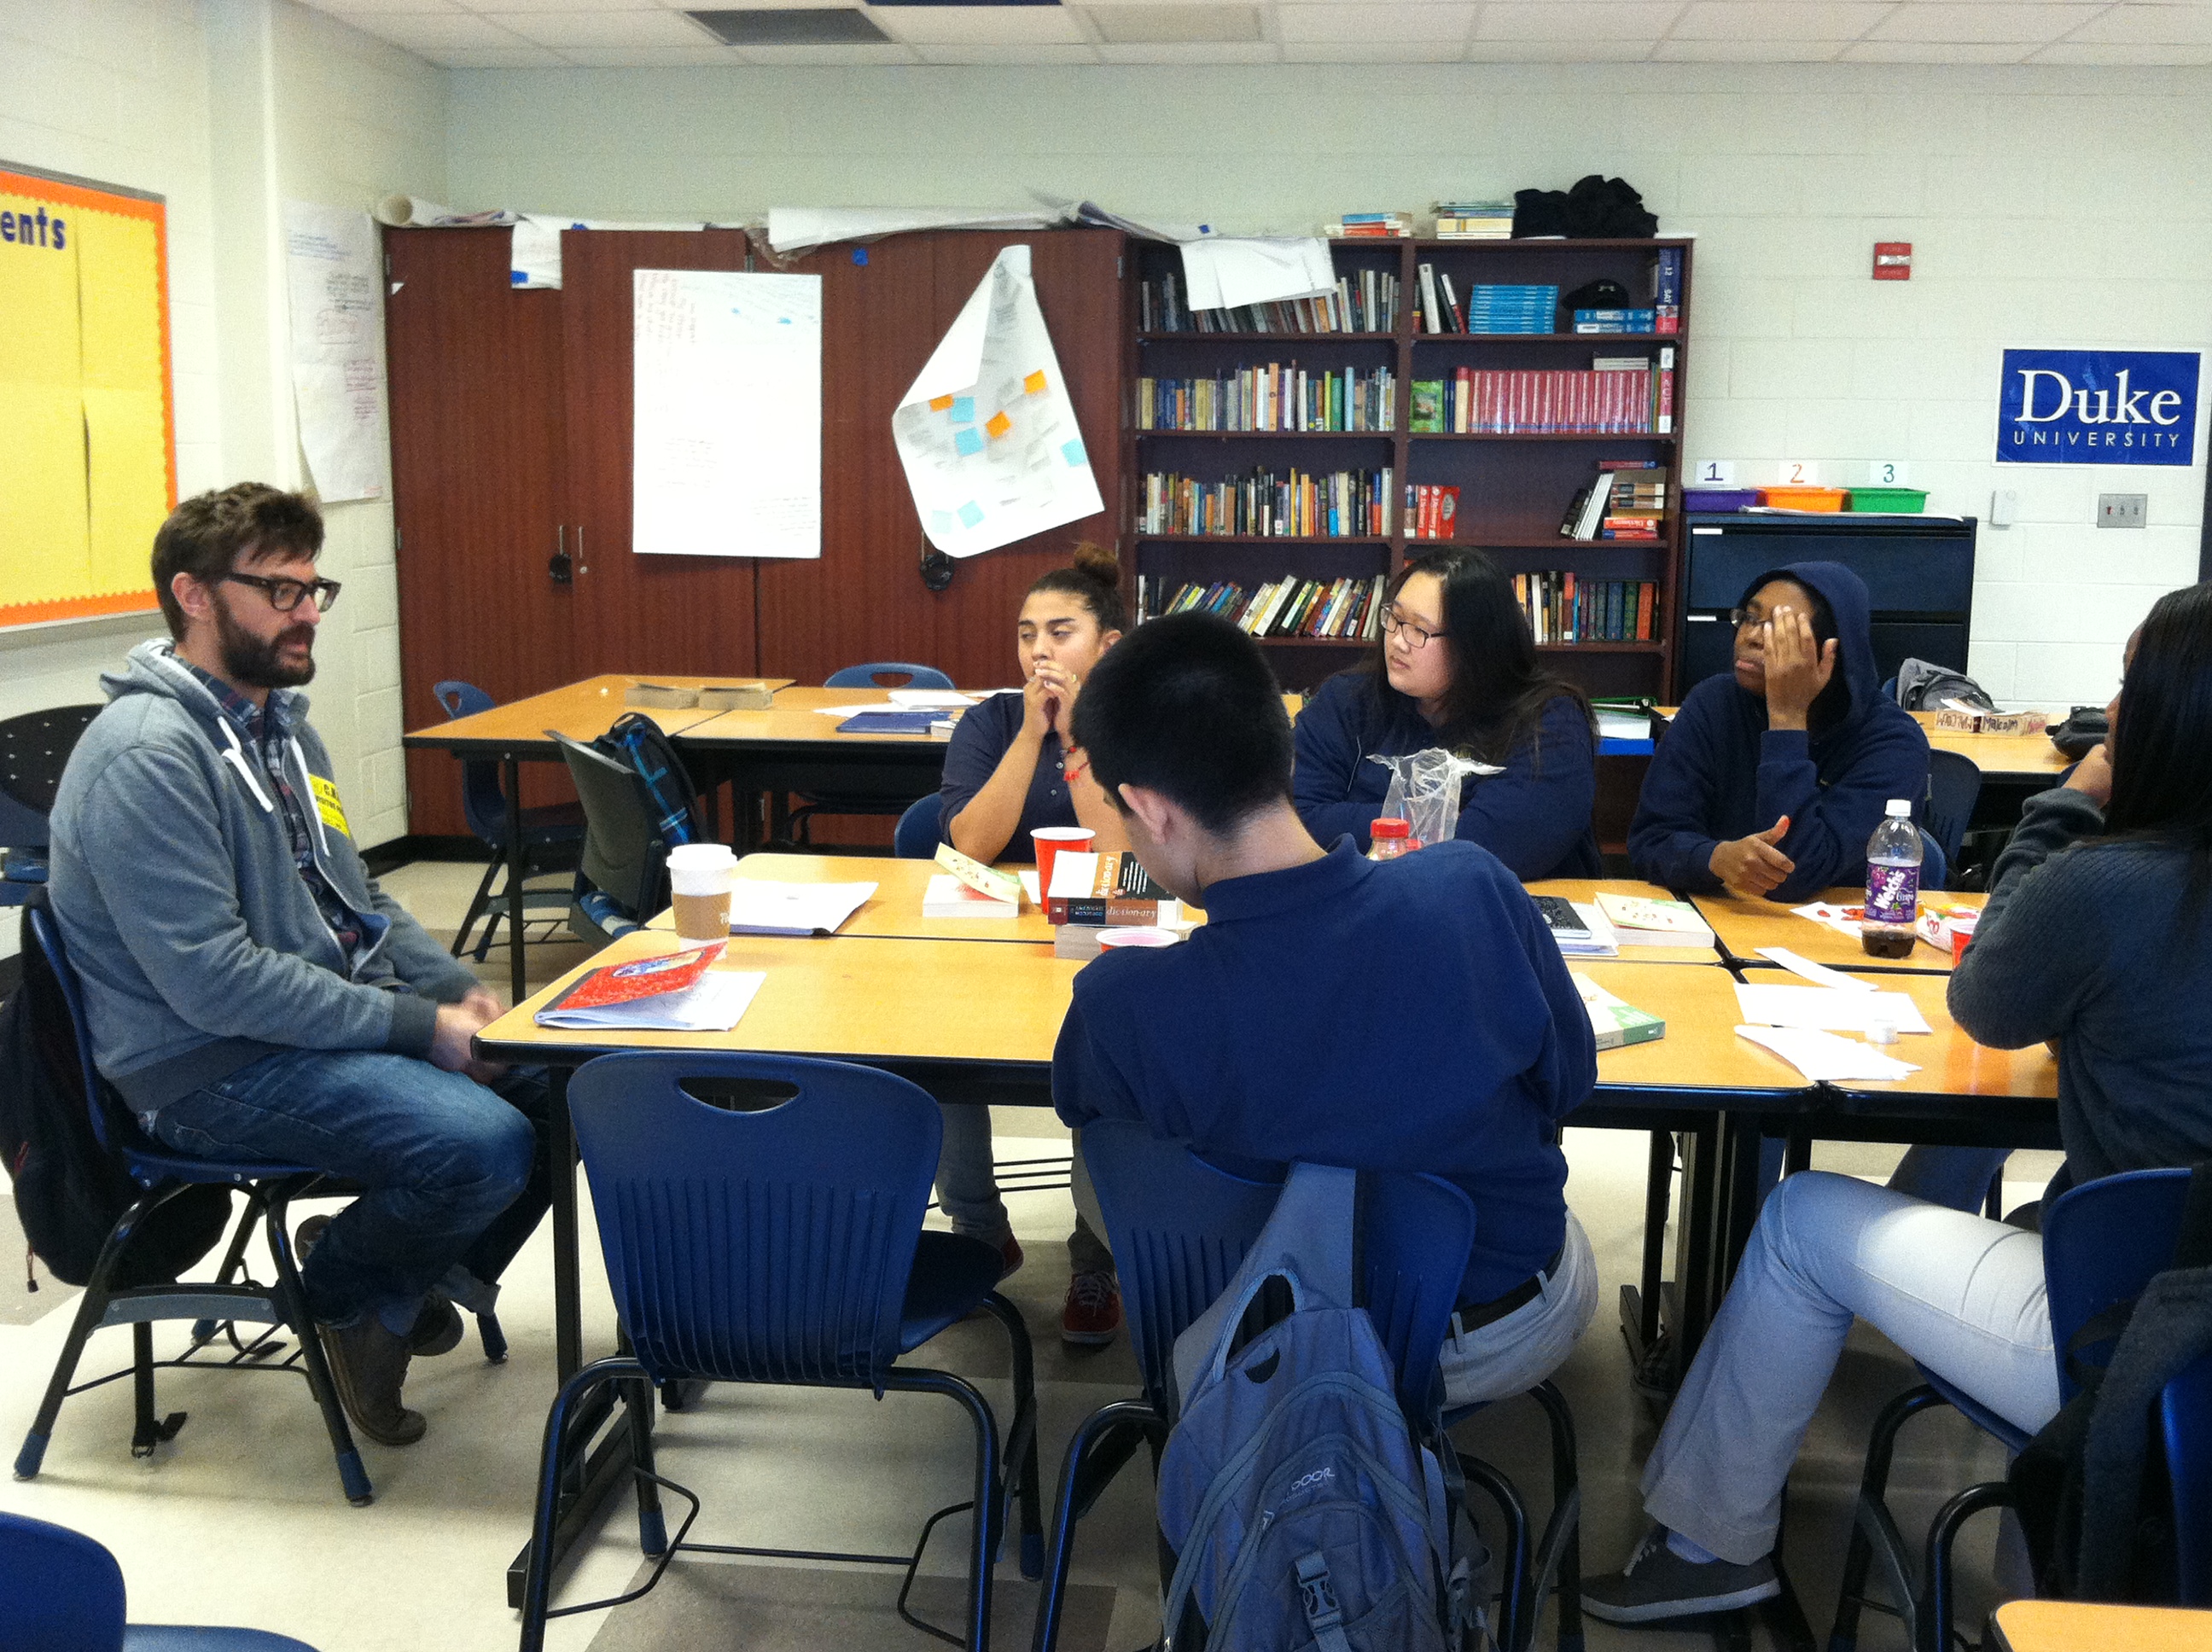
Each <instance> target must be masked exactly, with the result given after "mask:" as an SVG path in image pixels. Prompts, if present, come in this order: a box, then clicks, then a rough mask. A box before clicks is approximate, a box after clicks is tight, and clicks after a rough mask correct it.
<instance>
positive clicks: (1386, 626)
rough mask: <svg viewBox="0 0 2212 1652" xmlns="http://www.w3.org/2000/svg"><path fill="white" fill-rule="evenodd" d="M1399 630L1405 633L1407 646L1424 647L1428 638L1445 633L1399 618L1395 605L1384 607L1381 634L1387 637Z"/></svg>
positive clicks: (1427, 642)
mask: <svg viewBox="0 0 2212 1652" xmlns="http://www.w3.org/2000/svg"><path fill="white" fill-rule="evenodd" d="M1401 631H1403V632H1404V633H1405V634H1406V646H1407V647H1408V648H1425V647H1428V646H1429V639H1430V638H1431V637H1440V636H1443V635H1445V634H1444V633H1443V632H1442V631H1431V629H1429V628H1428V627H1427V626H1425V625H1416V624H1414V623H1413V621H1411V620H1409V619H1401V618H1400V617H1399V616H1398V610H1397V609H1396V608H1395V607H1390V608H1386V609H1384V610H1383V635H1384V636H1387V637H1394V636H1396V635H1398V633H1400V632H1401Z"/></svg>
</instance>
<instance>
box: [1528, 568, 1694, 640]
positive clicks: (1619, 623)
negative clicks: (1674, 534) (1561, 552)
mask: <svg viewBox="0 0 2212 1652" xmlns="http://www.w3.org/2000/svg"><path fill="white" fill-rule="evenodd" d="M1513 594H1514V595H1515V596H1516V598H1519V599H1520V603H1521V611H1522V613H1524V614H1526V615H1527V616H1528V629H1530V630H1531V631H1532V632H1534V634H1535V638H1536V641H1538V642H1540V643H1559V642H1650V641H1652V640H1653V639H1654V638H1655V637H1656V635H1658V632H1657V629H1656V627H1657V624H1658V607H1659V587H1658V586H1657V585H1656V583H1654V582H1653V581H1651V580H1588V579H1581V578H1578V577H1577V575H1576V574H1573V573H1572V572H1571V571H1569V572H1553V573H1549V574H1515V575H1514V576H1513Z"/></svg>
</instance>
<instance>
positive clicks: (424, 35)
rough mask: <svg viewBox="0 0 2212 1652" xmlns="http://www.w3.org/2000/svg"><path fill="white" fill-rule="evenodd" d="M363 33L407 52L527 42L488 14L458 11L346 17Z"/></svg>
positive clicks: (482, 48) (489, 48) (492, 48)
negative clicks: (474, 15) (502, 26)
mask: <svg viewBox="0 0 2212 1652" xmlns="http://www.w3.org/2000/svg"><path fill="white" fill-rule="evenodd" d="M346 21H348V22H349V23H351V24H352V25H353V27H356V28H357V29H359V30H361V31H362V33H364V34H374V35H375V36H376V38H377V39H380V40H389V41H391V42H392V45H394V46H405V47H406V48H407V49H408V50H409V51H410V52H422V53H426V54H427V53H428V52H436V51H439V50H441V49H443V48H445V47H447V46H452V47H456V48H471V47H473V48H475V49H476V50H478V51H498V50H501V49H502V48H505V49H508V50H512V49H513V48H514V47H516V46H526V45H528V44H529V42H527V41H526V40H525V39H523V38H522V37H521V36H520V35H519V34H516V33H513V32H512V31H510V30H507V29H504V28H501V27H499V25H498V24H496V23H494V22H492V21H490V20H489V19H488V18H483V17H469V16H465V15H461V14H459V13H458V12H441V13H426V12H406V13H398V12H380V13H374V14H364V15H361V16H357V17H349V18H348V19H347V20H346Z"/></svg>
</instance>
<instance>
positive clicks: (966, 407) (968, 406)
mask: <svg viewBox="0 0 2212 1652" xmlns="http://www.w3.org/2000/svg"><path fill="white" fill-rule="evenodd" d="M952 422H953V423H955V424H973V423H975V398H974V397H973V396H955V397H954V398H952Z"/></svg>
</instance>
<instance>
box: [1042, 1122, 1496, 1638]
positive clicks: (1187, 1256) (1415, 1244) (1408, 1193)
mask: <svg viewBox="0 0 2212 1652" xmlns="http://www.w3.org/2000/svg"><path fill="white" fill-rule="evenodd" d="M1083 1153H1084V1157H1085V1161H1086V1162H1087V1163H1088V1164H1089V1166H1090V1169H1091V1177H1092V1180H1093V1181H1094V1183H1095V1184H1096V1186H1097V1191H1098V1203H1099V1206H1100V1209H1101V1212H1103V1215H1104V1216H1105V1218H1106V1228H1107V1235H1108V1239H1109V1243H1110V1245H1111V1246H1112V1248H1113V1252H1114V1263H1115V1271H1116V1272H1117V1273H1118V1274H1119V1276H1120V1279H1121V1296H1122V1303H1123V1306H1124V1308H1125V1309H1126V1311H1127V1316H1128V1327H1129V1341H1130V1346H1131V1348H1132V1350H1133V1352H1134V1353H1135V1355H1136V1359H1137V1371H1138V1380H1139V1383H1140V1385H1141V1386H1142V1389H1143V1393H1142V1394H1141V1396H1140V1397H1139V1398H1137V1399H1133V1400H1116V1401H1114V1402H1113V1403H1112V1404H1109V1405H1107V1406H1102V1407H1100V1408H1099V1409H1098V1410H1097V1411H1096V1412H1092V1413H1091V1416H1089V1417H1088V1418H1085V1419H1084V1421H1083V1423H1082V1424H1080V1425H1079V1427H1078V1428H1077V1430H1076V1431H1075V1434H1074V1436H1073V1438H1072V1439H1071V1440H1070V1441H1069V1442H1068V1447H1067V1453H1066V1458H1065V1459H1064V1461H1063V1462H1062V1465H1061V1468H1060V1485H1059V1491H1058V1493H1057V1496H1056V1498H1055V1501H1054V1513H1053V1524H1052V1530H1051V1534H1050V1540H1049V1545H1048V1549H1047V1552H1046V1560H1045V1576H1044V1585H1043V1588H1042V1590H1041V1591H1040V1594H1039V1598H1038V1601H1037V1617H1036V1631H1035V1635H1034V1637H1033V1639H1032V1641H1031V1646H1032V1649H1033V1652H1050V1649H1051V1648H1052V1647H1053V1646H1054V1644H1055V1643H1056V1641H1057V1639H1058V1636H1059V1630H1060V1611H1061V1608H1062V1606H1063V1603H1064V1599H1065V1594H1066V1582H1067V1571H1068V1566H1069V1564H1070V1561H1071V1559H1072V1558H1073V1547H1074V1528H1075V1522H1076V1521H1078V1520H1079V1519H1080V1518H1081V1517H1082V1516H1083V1515H1084V1514H1085V1512H1086V1511H1087V1510H1088V1509H1089V1508H1090V1506H1091V1503H1093V1502H1094V1501H1095V1500H1096V1499H1097V1497H1098V1495H1099V1493H1100V1492H1102V1491H1103V1490H1104V1489H1105V1487H1106V1485H1107V1484H1108V1483H1109V1481H1110V1480H1111V1479H1112V1478H1113V1476H1114V1475H1115V1473H1117V1472H1118V1471H1119V1470H1120V1468H1121V1466H1122V1464H1124V1463H1125V1462H1127V1460H1128V1457H1129V1455H1130V1454H1131V1453H1132V1452H1133V1450H1134V1449H1135V1447H1136V1444H1137V1442H1139V1440H1141V1441H1144V1442H1146V1443H1148V1444H1149V1445H1150V1446H1151V1448H1152V1454H1153V1458H1154V1461H1155V1464H1156V1465H1157V1462H1158V1453H1159V1450H1160V1448H1161V1447H1162V1445H1163V1444H1164V1442H1165V1441H1166V1438H1167V1434H1168V1429H1169V1427H1170V1420H1171V1419H1170V1399H1169V1395H1170V1392H1171V1388H1170V1373H1171V1371H1172V1369H1173V1366H1174V1361H1175V1339H1176V1337H1177V1336H1179V1335H1181V1334H1182V1332H1183V1331H1184V1330H1185V1329H1186V1328H1188V1327H1189V1325H1190V1324H1191V1322H1192V1321H1194V1320H1195V1319H1197V1317H1198V1316H1199V1315H1200V1314H1202V1313H1204V1312H1205V1311H1206V1309H1207V1308H1208V1307H1209V1306H1211V1305H1212V1302H1213V1300H1214V1298H1216V1297H1218V1296H1219V1295H1220V1294H1221V1292H1222V1291H1224V1290H1225V1288H1226V1287H1227V1286H1228V1285H1229V1282H1230V1281H1231V1279H1232V1278H1234V1277H1235V1276H1236V1273H1237V1268H1238V1267H1239V1266H1242V1264H1243V1260H1244V1256H1245V1253H1246V1252H1247V1251H1249V1249H1250V1248H1251V1247H1252V1243H1253V1242H1254V1240H1255V1239H1256V1238H1257V1237H1258V1236H1259V1233H1260V1230H1261V1228H1263V1227H1265V1226H1266V1225H1267V1217H1268V1215H1269V1213H1270V1212H1273V1209H1274V1207H1275V1200H1276V1197H1277V1195H1278V1194H1279V1193H1280V1191H1281V1188H1280V1185H1279V1183H1277V1182H1274V1181H1251V1180H1249V1179H1247V1178H1245V1177H1243V1176H1239V1175H1234V1174H1232V1173H1231V1172H1230V1171H1227V1170H1224V1169H1218V1167H1216V1166H1214V1165H1212V1164H1209V1163H1206V1161H1205V1160H1203V1159H1201V1158H1200V1157H1198V1156H1197V1155H1195V1154H1194V1153H1193V1152H1192V1151H1190V1150H1189V1149H1188V1147H1187V1146H1185V1145H1183V1144H1182V1143H1181V1142H1176V1141H1169V1140H1165V1139H1161V1138H1159V1137H1156V1136H1154V1135H1152V1133H1151V1132H1150V1131H1149V1130H1147V1129H1146V1128H1145V1127H1143V1126H1141V1125H1137V1124H1132V1123H1128V1122H1126V1121H1104V1122H1101V1123H1098V1124H1093V1125H1087V1126H1085V1128H1084V1132H1083ZM1362 1182H1363V1193H1362V1200H1361V1213H1360V1235H1359V1239H1360V1253H1361V1259H1362V1274H1361V1279H1362V1291H1363V1294H1364V1297H1365V1305H1366V1307H1367V1309H1368V1312H1369V1314H1370V1317H1371V1318H1372V1319H1373V1321H1374V1323H1375V1328H1376V1334H1377V1335H1378V1336H1379V1337H1380V1338H1381V1339H1382V1341H1383V1346H1384V1348H1385V1349H1386V1350H1387V1351H1389V1354H1390V1356H1391V1357H1392V1359H1393V1360H1394V1362H1395V1364H1396V1366H1397V1370H1398V1374H1399V1400H1400V1403H1401V1405H1404V1406H1406V1407H1407V1415H1408V1416H1409V1417H1412V1418H1415V1419H1417V1420H1419V1419H1425V1427H1426V1428H1427V1430H1428V1431H1429V1433H1430V1436H1431V1437H1432V1438H1433V1439H1434V1440H1435V1441H1436V1442H1437V1443H1438V1444H1439V1445H1440V1446H1441V1447H1442V1448H1443V1449H1444V1450H1446V1451H1449V1450H1450V1449H1451V1447H1450V1444H1449V1440H1447V1439H1446V1438H1445V1437H1444V1436H1443V1432H1442V1429H1441V1426H1440V1424H1439V1422H1438V1419H1437V1412H1436V1402H1437V1382H1438V1375H1439V1374H1438V1370H1437V1356H1438V1353H1439V1351H1440V1350H1441V1349H1442V1347H1443V1338H1444V1333H1445V1330H1446V1328H1447V1326H1448V1324H1449V1320H1450V1316H1451V1312H1452V1309H1453V1307H1454V1305H1455V1302H1456V1300H1457V1297H1458V1293H1459V1285H1460V1279H1461V1276H1462V1273H1463V1272H1465V1269H1466V1263H1467V1255H1468V1251H1469V1249H1470V1248H1472V1246H1473V1244H1474V1222H1475V1216H1474V1206H1473V1205H1472V1204H1471V1203H1470V1202H1469V1201H1468V1197H1467V1195H1466V1194H1465V1193H1462V1191H1461V1190H1460V1189H1459V1188H1458V1187H1455V1186H1453V1185H1452V1184H1451V1183H1449V1182H1448V1181H1442V1180H1440V1179H1438V1178H1437V1177H1433V1176H1403V1175H1388V1176H1372V1177H1363V1178H1362ZM1458 1461H1459V1464H1460V1466H1461V1468H1462V1472H1463V1473H1464V1474H1465V1475H1466V1477H1467V1479H1469V1480H1472V1481H1474V1483H1476V1484H1478V1485H1481V1486H1482V1487H1483V1489H1484V1490H1485V1491H1486V1492H1487V1493H1488V1494H1489V1495H1490V1496H1491V1497H1492V1498H1493V1499H1494V1500H1495V1501H1496V1502H1497V1503H1498V1506H1499V1508H1500V1509H1501V1510H1503V1511H1504V1517H1505V1521H1506V1524H1507V1527H1508V1529H1509V1539H1508V1544H1507V1550H1506V1555H1505V1560H1504V1576H1505V1579H1506V1598H1505V1604H1504V1611H1503V1613H1501V1616H1500V1619H1499V1630H1500V1637H1499V1639H1500V1644H1501V1645H1503V1646H1505V1647H1507V1648H1508V1649H1510V1652H1520V1649H1521V1648H1522V1645H1523V1644H1524V1641H1523V1638H1522V1630H1521V1629H1520V1627H1519V1625H1521V1623H1522V1619H1523V1616H1524V1611H1523V1606H1524V1601H1525V1589H1526V1572H1527V1556H1528V1516H1527V1513H1526V1510H1525V1508H1524V1506H1523V1505H1522V1501H1521V1498H1520V1496H1519V1494H1518V1492H1517V1491H1515V1489H1514V1488H1513V1485H1512V1484H1511V1482H1510V1481H1509V1480H1507V1479H1505V1478H1504V1476H1503V1475H1502V1474H1499V1473H1498V1472H1497V1471H1496V1470H1495V1469H1493V1468H1492V1467H1490V1466H1489V1465H1487V1464H1486V1463H1483V1462H1480V1461H1478V1460H1476V1459H1473V1458H1468V1457H1464V1456H1462V1457H1459V1458H1458Z"/></svg>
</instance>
